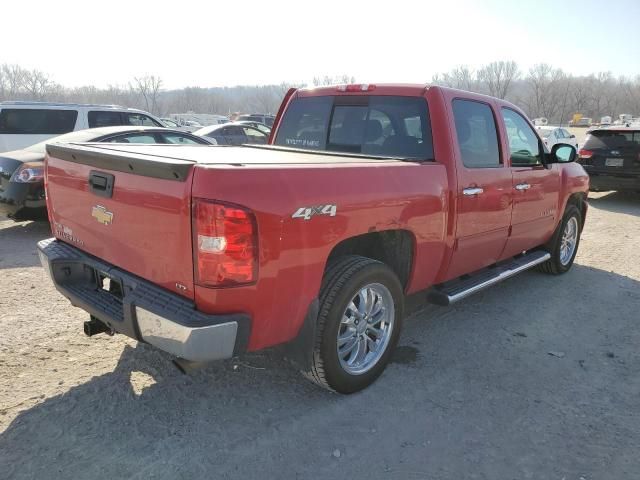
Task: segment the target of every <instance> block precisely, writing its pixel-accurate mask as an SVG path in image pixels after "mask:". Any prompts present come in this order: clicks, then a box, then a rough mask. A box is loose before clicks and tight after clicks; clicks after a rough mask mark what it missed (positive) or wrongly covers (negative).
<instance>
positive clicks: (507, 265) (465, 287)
mask: <svg viewBox="0 0 640 480" xmlns="http://www.w3.org/2000/svg"><path fill="white" fill-rule="evenodd" d="M550 258H551V255H550V254H549V253H548V252H543V251H541V250H536V251H533V252H529V253H525V254H524V255H520V256H518V257H514V258H513V259H511V260H508V261H506V262H503V263H499V264H497V265H495V266H492V267H489V268H485V269H483V270H480V271H478V272H477V273H473V274H471V275H465V276H463V277H460V278H458V279H456V280H451V281H449V282H446V283H443V284H441V285H439V286H437V287H434V288H433V289H431V290H430V291H429V293H428V295H427V299H428V300H429V301H430V302H431V303H435V304H436V305H442V306H444V307H446V306H448V305H451V304H452V303H456V302H458V301H460V300H462V299H463V298H466V297H468V296H469V295H472V294H474V293H476V292H479V291H480V290H484V289H485V288H487V287H490V286H491V285H495V284H496V283H499V282H501V281H503V280H506V279H507V278H510V277H513V276H514V275H517V274H518V273H520V272H523V271H525V270H528V269H530V268H532V267H535V266H536V265H539V264H541V263H543V262H546V261H547V260H549V259H550Z"/></svg>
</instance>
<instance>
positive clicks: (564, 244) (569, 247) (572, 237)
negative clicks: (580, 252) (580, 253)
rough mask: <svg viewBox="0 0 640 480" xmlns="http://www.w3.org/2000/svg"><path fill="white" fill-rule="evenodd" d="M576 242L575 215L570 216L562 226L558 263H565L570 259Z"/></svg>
mask: <svg viewBox="0 0 640 480" xmlns="http://www.w3.org/2000/svg"><path fill="white" fill-rule="evenodd" d="M577 243H578V219H577V218H576V217H571V218H570V219H569V221H568V222H567V224H566V225H565V226H564V231H563V232H562V239H561V241H560V263H561V264H562V265H567V264H568V263H569V262H570V261H571V258H572V257H573V252H574V251H575V250H576V244H577Z"/></svg>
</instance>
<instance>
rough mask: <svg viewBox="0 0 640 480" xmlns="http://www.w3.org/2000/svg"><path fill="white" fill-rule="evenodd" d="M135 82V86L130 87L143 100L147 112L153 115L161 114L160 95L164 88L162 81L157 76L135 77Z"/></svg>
mask: <svg viewBox="0 0 640 480" xmlns="http://www.w3.org/2000/svg"><path fill="white" fill-rule="evenodd" d="M133 80H134V82H135V85H134V86H131V85H130V86H131V89H132V90H135V91H137V92H138V94H139V95H140V96H141V97H142V98H143V100H144V104H145V110H146V111H148V112H151V113H159V110H160V109H159V107H158V95H159V93H160V88H161V87H162V79H161V78H160V77H158V76H155V75H144V76H142V77H135V78H134V79H133Z"/></svg>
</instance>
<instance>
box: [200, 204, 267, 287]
mask: <svg viewBox="0 0 640 480" xmlns="http://www.w3.org/2000/svg"><path fill="white" fill-rule="evenodd" d="M193 243H194V245H193V249H194V267H195V277H196V284H198V285H202V286H205V287H231V286H236V285H246V284H248V283H253V282H255V281H256V279H257V277H258V259H257V256H258V241H257V228H256V221H255V217H254V215H253V213H251V211H249V210H246V209H244V208H241V207H238V206H235V205H226V204H223V203H217V202H213V201H208V200H203V199H195V202H194V206H193Z"/></svg>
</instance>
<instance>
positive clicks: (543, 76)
mask: <svg viewBox="0 0 640 480" xmlns="http://www.w3.org/2000/svg"><path fill="white" fill-rule="evenodd" d="M355 81H356V79H355V78H354V77H352V76H349V75H339V76H327V75H325V76H317V77H315V78H314V79H313V84H314V85H330V84H336V83H354V82H355ZM431 83H434V84H439V85H446V86H450V87H455V88H461V89H464V90H470V91H474V92H480V93H486V94H488V95H492V96H496V97H499V98H505V99H507V100H509V101H511V102H513V103H515V104H516V105H518V106H520V107H521V108H522V109H524V110H525V112H526V113H527V114H528V115H529V116H530V117H531V118H536V117H546V118H547V119H549V121H550V122H553V123H560V122H562V123H567V122H568V121H569V120H570V119H571V117H572V116H573V114H575V113H580V114H582V115H583V116H586V117H591V118H593V119H594V120H596V121H598V120H599V119H600V117H602V116H605V115H609V116H612V117H614V119H615V118H616V117H617V116H618V115H619V114H621V113H630V114H633V115H634V116H636V115H640V75H639V76H637V77H636V78H634V79H630V78H626V77H615V76H613V75H612V74H611V73H610V72H600V73H594V74H592V75H587V76H574V75H571V74H568V73H566V72H564V71H563V70H562V69H560V68H555V67H553V66H551V65H548V64H545V63H542V64H538V65H535V66H533V67H531V68H530V69H528V70H526V71H523V70H521V69H520V67H519V66H518V64H517V63H516V62H514V61H499V62H492V63H489V64H487V65H484V66H482V67H481V68H479V69H477V70H474V69H471V68H469V67H467V66H464V65H463V66H459V67H456V68H454V69H452V70H450V71H448V72H444V73H439V74H436V75H434V76H433V78H432V79H431ZM163 86H164V85H163V81H162V79H161V78H160V77H158V76H156V75H143V76H140V77H134V78H132V79H131V80H130V81H129V82H127V83H126V84H124V85H110V86H108V87H106V88H98V87H95V86H84V87H73V88H70V87H65V86H63V85H61V84H59V83H57V82H55V81H54V80H53V79H52V78H51V77H50V76H49V75H48V74H47V73H45V72H42V71H40V70H37V69H33V70H29V69H25V68H22V67H21V66H19V65H9V64H0V101H3V100H37V101H52V102H78V103H105V104H116V105H122V106H126V107H135V108H141V109H143V110H146V111H149V112H151V113H154V114H156V115H159V116H164V115H167V114H170V113H185V112H195V113H217V114H222V115H228V114H229V113H233V112H260V113H275V112H276V111H277V109H278V106H279V105H280V102H281V100H282V97H283V96H284V94H285V92H286V91H287V90H288V89H289V88H290V87H292V86H301V85H300V84H291V83H286V82H283V83H281V84H279V85H256V86H236V87H214V88H203V87H186V88H181V89H177V90H166V89H164V88H163Z"/></svg>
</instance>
